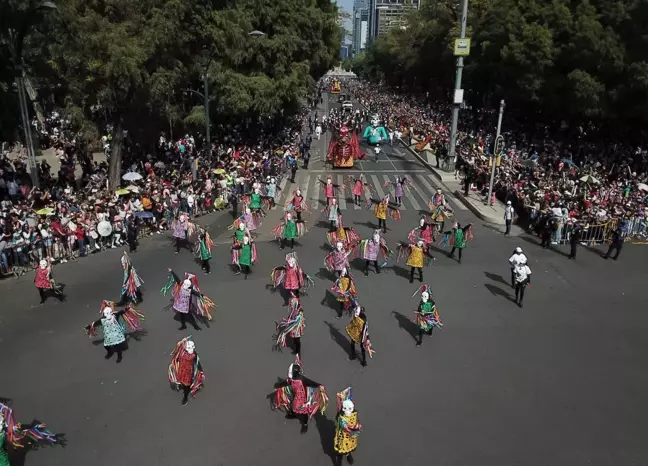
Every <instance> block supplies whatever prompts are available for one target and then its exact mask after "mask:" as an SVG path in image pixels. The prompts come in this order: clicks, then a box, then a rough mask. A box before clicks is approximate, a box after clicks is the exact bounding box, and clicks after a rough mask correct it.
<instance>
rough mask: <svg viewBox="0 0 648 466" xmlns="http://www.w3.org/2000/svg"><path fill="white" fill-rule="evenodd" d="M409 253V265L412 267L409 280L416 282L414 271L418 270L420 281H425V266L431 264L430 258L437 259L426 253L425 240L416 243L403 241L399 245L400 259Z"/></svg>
mask: <svg viewBox="0 0 648 466" xmlns="http://www.w3.org/2000/svg"><path fill="white" fill-rule="evenodd" d="M406 253H407V265H408V266H409V267H410V276H409V282H410V283H413V282H414V272H415V271H417V270H418V273H419V281H420V282H422V281H423V267H424V266H429V265H430V259H431V260H433V261H434V260H436V259H435V258H434V257H431V256H430V255H429V254H426V251H425V243H424V242H423V240H418V241H417V242H416V243H414V244H406V243H401V244H400V245H399V246H398V260H401V259H402V258H403V257H405V254H406Z"/></svg>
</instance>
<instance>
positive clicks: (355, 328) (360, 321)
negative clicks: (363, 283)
mask: <svg viewBox="0 0 648 466" xmlns="http://www.w3.org/2000/svg"><path fill="white" fill-rule="evenodd" d="M345 330H346V333H347V335H349V338H350V339H351V346H350V348H349V361H353V360H355V359H357V358H358V355H357V353H356V347H355V345H356V344H358V345H360V355H361V356H362V359H361V360H360V364H362V367H367V353H369V357H370V358H373V355H374V353H375V351H374V349H373V347H372V346H371V340H370V339H369V324H368V322H367V315H366V314H365V308H364V307H362V306H360V304H358V303H355V309H354V310H353V316H352V317H351V321H350V322H349V325H347V326H346V327H345Z"/></svg>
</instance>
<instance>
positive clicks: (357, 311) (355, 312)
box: [353, 306, 362, 317]
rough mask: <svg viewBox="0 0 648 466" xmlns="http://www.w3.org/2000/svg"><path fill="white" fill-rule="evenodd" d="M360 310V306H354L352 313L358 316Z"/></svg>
mask: <svg viewBox="0 0 648 466" xmlns="http://www.w3.org/2000/svg"><path fill="white" fill-rule="evenodd" d="M360 311H362V308H361V307H360V306H356V308H355V310H354V311H353V314H354V315H355V316H356V317H358V316H359V315H360Z"/></svg>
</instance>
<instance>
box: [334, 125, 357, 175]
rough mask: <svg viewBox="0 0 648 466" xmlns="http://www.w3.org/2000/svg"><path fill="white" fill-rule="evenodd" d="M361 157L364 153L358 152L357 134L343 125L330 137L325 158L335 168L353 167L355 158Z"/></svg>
mask: <svg viewBox="0 0 648 466" xmlns="http://www.w3.org/2000/svg"><path fill="white" fill-rule="evenodd" d="M363 157H364V154H362V153H361V152H360V143H359V142H358V136H357V135H356V134H355V133H351V132H349V128H347V127H346V125H343V126H342V127H341V128H340V131H339V133H338V134H337V136H334V137H333V138H332V139H331V143H330V144H329V150H328V153H327V154H326V160H327V161H328V162H330V163H332V164H333V167H335V168H350V167H353V161H354V160H355V159H357V158H363Z"/></svg>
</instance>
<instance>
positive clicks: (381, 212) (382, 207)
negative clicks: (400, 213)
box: [376, 202, 387, 220]
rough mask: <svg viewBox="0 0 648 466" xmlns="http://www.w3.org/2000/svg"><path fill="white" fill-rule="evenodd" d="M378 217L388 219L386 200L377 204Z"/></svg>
mask: <svg viewBox="0 0 648 466" xmlns="http://www.w3.org/2000/svg"><path fill="white" fill-rule="evenodd" d="M376 218H379V219H380V220H387V204H385V203H384V202H381V203H380V204H376Z"/></svg>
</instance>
